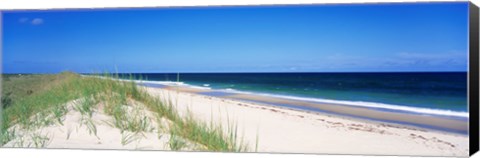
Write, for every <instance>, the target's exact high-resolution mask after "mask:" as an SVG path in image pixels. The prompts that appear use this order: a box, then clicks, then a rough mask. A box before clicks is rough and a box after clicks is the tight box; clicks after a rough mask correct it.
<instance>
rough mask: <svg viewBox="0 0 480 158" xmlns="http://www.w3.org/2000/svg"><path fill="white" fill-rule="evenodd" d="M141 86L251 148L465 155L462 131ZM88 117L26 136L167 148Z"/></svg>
mask: <svg viewBox="0 0 480 158" xmlns="http://www.w3.org/2000/svg"><path fill="white" fill-rule="evenodd" d="M146 90H147V91H148V92H150V93H151V94H152V95H154V96H156V97H162V98H168V97H169V98H170V99H172V101H173V102H174V103H177V104H176V105H177V108H178V110H179V111H180V112H181V114H182V115H184V114H186V112H187V109H189V110H190V111H191V112H192V113H193V115H194V116H195V117H196V118H198V119H201V120H203V121H207V122H210V121H213V122H216V123H222V124H223V125H224V126H225V128H226V126H227V125H228V124H229V123H230V124H232V123H235V124H236V125H238V130H239V132H240V135H243V138H244V141H245V142H246V143H248V145H249V146H250V149H251V150H252V151H255V146H256V140H257V137H258V152H276V153H328V154H371V155H416V156H420V155H424V156H468V136H466V135H459V134H452V133H445V132H439V131H432V130H425V129H419V128H411V127H402V126H397V125H395V126H393V125H391V124H384V123H380V122H372V121H365V120H357V119H352V118H346V117H339V116H332V115H328V114H318V113H309V112H303V111H296V110H290V109H285V108H279V107H273V106H268V105H260V104H257V103H249V102H245V101H242V102H240V101H235V100H230V99H223V98H215V97H209V96H203V95H197V94H192V93H185V92H174V91H171V90H165V89H158V88H146ZM99 111H101V110H99ZM145 112H146V113H148V111H145ZM147 115H148V114H147ZM92 119H93V120H94V122H95V124H96V127H97V136H95V135H94V134H91V133H89V130H88V128H86V126H85V125H83V124H81V122H80V120H81V114H80V113H79V112H77V111H75V110H73V109H72V108H71V107H70V110H69V112H68V114H67V115H66V116H65V120H64V125H59V124H56V125H51V126H48V127H44V128H41V129H38V130H35V131H29V132H28V133H29V134H27V135H32V134H37V135H42V136H47V137H48V138H49V140H48V142H46V143H45V146H44V147H46V148H77V149H78V148H82V149H139V150H169V147H168V145H167V143H168V140H169V137H170V136H169V135H168V134H166V133H162V132H161V131H158V129H155V130H153V131H152V132H147V133H144V135H143V136H139V137H138V139H135V140H134V141H132V142H131V143H129V144H126V145H122V143H121V142H122V133H121V132H120V130H119V129H117V128H115V127H113V126H111V125H109V124H108V123H106V122H109V121H111V120H112V118H111V117H110V116H107V115H105V114H103V113H101V112H95V113H94V115H93V117H92ZM152 124H155V123H152ZM152 126H155V125H152ZM68 135H69V138H68V139H67V136H68ZM159 135H161V137H159ZM124 136H125V134H124V135H123V137H124ZM23 138H24V139H23V143H21V142H22V140H20V139H16V140H14V141H11V142H9V143H8V144H6V145H5V147H17V146H23V147H29V146H30V147H34V145H32V142H33V141H31V137H28V136H26V137H23Z"/></svg>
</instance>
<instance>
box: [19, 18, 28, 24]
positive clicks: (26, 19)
mask: <svg viewBox="0 0 480 158" xmlns="http://www.w3.org/2000/svg"><path fill="white" fill-rule="evenodd" d="M18 22H20V23H26V22H28V18H20V19H18Z"/></svg>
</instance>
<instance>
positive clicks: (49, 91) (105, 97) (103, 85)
mask: <svg viewBox="0 0 480 158" xmlns="http://www.w3.org/2000/svg"><path fill="white" fill-rule="evenodd" d="M36 77H37V76H36ZM100 77H101V78H99V76H96V77H93V76H91V77H81V76H80V75H78V74H75V73H68V72H66V73H61V74H58V75H57V76H54V77H52V76H48V78H50V79H51V78H54V79H56V80H54V81H55V82H54V83H52V85H50V86H48V88H45V89H42V90H37V91H35V92H34V93H30V94H28V95H27V93H25V95H23V97H14V99H13V100H12V101H11V104H10V105H8V106H6V107H5V108H4V109H3V110H2V113H1V114H2V115H1V117H2V122H1V125H0V128H1V129H0V146H1V145H4V144H5V143H7V142H9V141H10V140H12V139H13V138H14V137H15V135H16V134H15V131H14V130H9V128H10V127H12V126H13V125H19V126H20V127H21V128H23V129H31V128H37V127H39V126H45V125H50V124H53V123H59V124H62V122H63V117H64V115H65V114H66V113H67V111H68V110H67V104H68V103H69V102H71V101H73V100H81V101H80V102H79V103H77V104H75V106H74V109H75V110H77V111H79V112H80V113H81V114H82V116H85V118H86V119H83V120H84V121H85V122H84V124H85V125H87V127H88V128H89V129H90V131H91V133H93V134H95V135H96V128H95V125H94V124H93V123H92V122H91V120H89V118H91V117H92V114H93V113H94V111H95V110H97V109H99V107H102V108H101V109H103V112H104V113H106V114H108V115H111V116H112V117H113V123H112V124H113V126H115V127H117V128H119V129H120V130H121V131H122V133H123V132H131V133H134V134H135V133H141V132H149V131H151V130H152V129H151V127H150V126H151V123H150V122H151V121H152V120H161V118H166V119H167V120H169V122H170V127H168V130H169V132H170V134H171V141H173V142H170V147H171V148H172V150H179V149H181V148H183V147H184V145H185V143H184V142H182V141H181V140H188V141H190V142H192V143H194V144H198V145H199V146H202V148H201V150H208V151H227V152H228V151H231V152H240V151H247V149H248V147H247V146H246V145H245V144H244V143H243V141H241V140H240V139H239V138H238V134H237V127H236V126H235V125H234V124H231V125H228V130H227V131H226V132H224V130H223V126H222V125H220V124H217V125H215V124H213V123H210V124H207V123H204V122H201V121H198V120H197V119H195V118H194V117H193V115H192V114H188V115H187V116H185V117H181V116H180V115H179V113H178V112H177V110H176V109H175V108H174V104H173V103H172V101H171V99H166V100H162V99H159V98H158V97H153V96H151V95H150V94H149V93H148V92H146V91H145V90H144V89H142V88H141V87H139V86H137V85H136V83H134V82H126V81H119V80H118V79H120V78H125V76H118V75H111V74H107V73H105V74H102V75H100ZM129 79H135V78H134V77H133V76H129ZM137 79H138V78H137ZM140 79H141V78H140ZM25 80H26V79H25ZM44 80H46V81H48V80H49V79H42V80H41V81H44ZM22 81H23V80H22ZM42 83H43V82H42ZM2 90H3V89H2ZM11 94H13V92H12V93H11ZM19 95H20V94H19ZM16 96H17V95H16ZM131 101H134V102H139V103H141V104H143V105H144V106H145V108H146V109H147V110H148V111H151V112H153V114H154V115H155V117H156V118H155V119H151V118H148V117H146V116H143V115H141V114H138V113H135V112H134V110H135V107H132V105H129V102H131ZM132 108H133V111H132V110H131V109H132ZM129 109H130V110H129ZM132 112H133V113H132ZM32 118H38V119H32ZM42 119H43V120H42ZM89 121H90V122H89ZM38 122H41V123H38ZM133 137H134V136H132V135H131V134H130V133H126V134H125V138H122V144H124V143H125V144H128V143H129V142H131V141H132V138H133ZM177 137H179V138H177ZM42 140H43V139H42Z"/></svg>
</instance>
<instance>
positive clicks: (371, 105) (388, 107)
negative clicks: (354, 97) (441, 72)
mask: <svg viewBox="0 0 480 158" xmlns="http://www.w3.org/2000/svg"><path fill="white" fill-rule="evenodd" d="M222 91H225V92H228V93H241V94H253V95H260V96H267V97H275V98H283V99H291V100H301V101H309V102H318V103H329V104H339V105H348V106H359V107H367V108H380V109H386V110H400V111H406V112H414V113H421V114H430V115H443V116H455V117H464V118H468V117H469V114H468V112H459V111H451V110H442V109H429V108H419V107H410V106H403V105H392V104H384V103H375V102H365V101H346V100H331V99H320V98H306V97H296V96H286V95H276V94H266V93H255V92H245V91H239V90H235V89H231V88H227V89H223V90H222Z"/></svg>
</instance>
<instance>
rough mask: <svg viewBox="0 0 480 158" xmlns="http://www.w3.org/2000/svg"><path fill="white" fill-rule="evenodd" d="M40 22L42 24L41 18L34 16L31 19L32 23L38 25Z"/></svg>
mask: <svg viewBox="0 0 480 158" xmlns="http://www.w3.org/2000/svg"><path fill="white" fill-rule="evenodd" d="M40 24H43V19H42V18H35V19H33V20H32V25H40Z"/></svg>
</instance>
